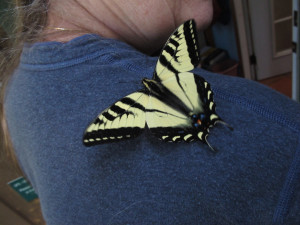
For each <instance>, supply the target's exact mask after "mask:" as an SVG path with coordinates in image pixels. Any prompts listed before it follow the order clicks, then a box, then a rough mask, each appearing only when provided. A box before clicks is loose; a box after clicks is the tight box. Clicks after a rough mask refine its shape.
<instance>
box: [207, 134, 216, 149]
mask: <svg viewBox="0 0 300 225" xmlns="http://www.w3.org/2000/svg"><path fill="white" fill-rule="evenodd" d="M207 136H208V135H206V136H205V138H204V139H205V143H206V144H207V145H208V146H209V148H210V149H211V150H212V151H213V152H217V150H215V149H214V148H213V147H212V146H211V145H210V144H209V142H208V141H207Z"/></svg>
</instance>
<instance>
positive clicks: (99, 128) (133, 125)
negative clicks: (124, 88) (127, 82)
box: [83, 91, 149, 146]
mask: <svg viewBox="0 0 300 225" xmlns="http://www.w3.org/2000/svg"><path fill="white" fill-rule="evenodd" d="M148 98H149V97H148V95H146V94H145V93H144V92H143V91H140V92H134V93H132V94H130V95H128V96H126V97H124V98H122V99H120V100H119V101H117V102H116V103H114V104H113V105H112V106H110V107H109V108H107V109H106V110H104V111H103V112H102V113H100V114H99V115H98V117H97V118H96V119H95V120H94V122H93V123H91V124H90V126H89V127H88V128H87V129H86V131H85V134H84V137H83V143H84V144H85V145H86V146H92V145H96V144H102V143H108V142H114V141H118V140H123V139H129V138H134V137H136V136H138V135H139V134H140V133H141V132H142V131H143V130H144V128H145V122H146V121H145V107H146V105H147V103H148Z"/></svg>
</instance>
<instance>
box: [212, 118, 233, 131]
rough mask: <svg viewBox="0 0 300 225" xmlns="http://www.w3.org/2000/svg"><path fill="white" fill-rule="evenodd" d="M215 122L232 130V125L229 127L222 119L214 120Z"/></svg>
mask: <svg viewBox="0 0 300 225" xmlns="http://www.w3.org/2000/svg"><path fill="white" fill-rule="evenodd" d="M216 123H221V124H223V125H225V126H226V127H228V128H229V129H230V130H233V127H231V126H230V125H229V124H228V123H226V122H224V121H223V120H221V119H219V120H217V121H216V122H215V124H216Z"/></svg>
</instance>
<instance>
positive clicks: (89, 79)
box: [5, 35, 300, 225]
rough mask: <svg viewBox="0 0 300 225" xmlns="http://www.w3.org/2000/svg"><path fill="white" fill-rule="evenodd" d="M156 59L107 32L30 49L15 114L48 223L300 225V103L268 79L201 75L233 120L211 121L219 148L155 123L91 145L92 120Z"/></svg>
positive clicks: (12, 102)
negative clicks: (164, 133) (156, 132)
mask: <svg viewBox="0 0 300 225" xmlns="http://www.w3.org/2000/svg"><path fill="white" fill-rule="evenodd" d="M156 60H157V58H151V57H148V56H145V55H143V54H141V53H140V52H138V51H136V50H135V49H133V48H132V47H130V46H128V45H126V44H125V43H122V42H119V41H116V40H109V39H103V38H100V37H98V36H96V35H84V36H82V37H79V38H76V39H74V40H72V41H70V42H68V43H64V44H63V43H58V42H48V43H36V44H34V45H26V46H25V48H24V51H23V54H22V57H21V62H20V65H19V67H18V69H17V70H16V71H15V74H14V76H13V78H12V80H11V82H10V84H9V87H8V89H7V95H6V102H5V110H6V115H7V121H8V127H9V131H10V134H11V137H12V141H13V145H14V148H15V151H16V155H17V157H18V160H19V162H20V165H21V167H22V169H23V170H24V173H25V174H26V176H27V177H28V179H29V180H30V182H31V183H32V185H33V187H34V189H35V190H36V192H37V193H38V195H39V198H40V201H41V207H42V211H43V215H44V218H45V220H46V222H47V224H48V225H54V224H55V225H58V224H64V225H65V224H72V225H76V224H89V225H93V224H105V225H107V224H172V225H176V224H178V225H182V224H211V225H215V224H218V225H227V224H234V225H236V224H243V225H247V224H249V225H253V224H255V225H256V224H291V225H294V224H300V105H299V104H298V103H296V102H293V101H292V100H290V99H288V98H287V97H284V96H282V95H281V94H279V93H277V92H275V91H273V90H270V89H269V88H266V87H264V86H262V85H260V84H258V83H255V82H252V81H249V80H246V79H241V78H233V77H228V76H223V75H218V74H213V73H209V72H207V71H204V70H201V69H196V70H195V71H194V72H195V73H197V74H199V75H201V76H202V77H204V78H205V79H206V80H207V81H208V82H210V84H211V88H212V90H213V91H214V97H215V103H216V105H217V108H216V111H217V113H218V115H220V117H221V118H222V119H224V121H226V122H227V123H228V124H230V126H232V127H233V128H234V130H233V131H230V130H229V129H228V128H226V127H225V126H222V125H219V124H218V125H216V126H215V127H214V128H213V129H211V134H210V136H209V137H208V141H209V143H210V144H212V145H213V146H214V147H215V148H216V149H218V150H219V151H218V153H212V152H211V151H210V150H209V148H208V146H207V145H205V144H203V143H201V142H194V143H190V144H187V143H180V144H174V143H164V142H161V141H159V140H157V139H156V138H155V137H153V136H152V135H151V134H150V133H149V132H147V131H146V132H144V133H143V134H142V135H141V136H139V137H137V138H136V139H132V140H127V141H123V142H118V143H111V144H104V145H98V146H94V147H90V148H86V147H84V146H83V144H82V135H83V132H84V130H85V128H86V127H87V126H88V125H89V123H90V122H91V121H92V120H93V119H94V118H95V117H96V116H97V115H98V113H100V112H101V111H102V110H104V109H105V108H107V107H108V106H110V105H111V104H113V103H114V102H115V101H117V100H118V99H120V98H122V97H124V96H126V95H127V94H129V93H132V92H134V91H136V90H138V89H140V88H141V80H142V78H143V77H147V78H151V77H152V73H153V71H154V67H155V64H156Z"/></svg>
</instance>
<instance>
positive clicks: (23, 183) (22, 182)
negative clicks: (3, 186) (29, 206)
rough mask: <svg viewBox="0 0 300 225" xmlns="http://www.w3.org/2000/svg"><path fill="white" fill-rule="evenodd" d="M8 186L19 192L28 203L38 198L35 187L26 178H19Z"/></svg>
mask: <svg viewBox="0 0 300 225" xmlns="http://www.w3.org/2000/svg"><path fill="white" fill-rule="evenodd" d="M8 185H9V186H11V187H12V189H14V190H15V191H16V192H18V193H19V194H20V195H21V196H22V197H23V198H24V199H25V200H26V201H27V202H31V201H32V200H34V199H36V198H38V196H37V194H36V193H35V191H34V189H33V187H32V186H31V185H30V184H29V182H28V181H27V180H26V179H25V178H24V177H19V178H17V179H15V180H12V181H10V182H8Z"/></svg>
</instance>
